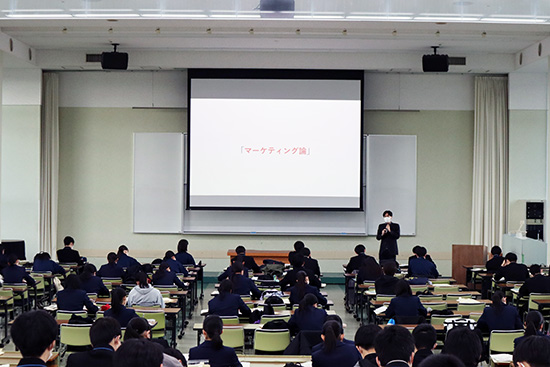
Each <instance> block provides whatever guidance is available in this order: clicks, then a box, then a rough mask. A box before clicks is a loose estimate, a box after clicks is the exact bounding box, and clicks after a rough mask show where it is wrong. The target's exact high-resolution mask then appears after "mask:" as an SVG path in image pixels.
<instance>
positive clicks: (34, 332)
mask: <svg viewBox="0 0 550 367" xmlns="http://www.w3.org/2000/svg"><path fill="white" fill-rule="evenodd" d="M57 330H58V326H57V322H56V321H55V319H54V318H53V317H52V315H50V314H49V313H48V312H46V311H44V310H38V311H29V312H25V313H22V314H21V315H19V316H17V318H16V319H15V321H14V322H13V324H12V326H11V339H12V340H13V343H14V344H15V346H16V347H17V349H18V350H19V351H20V352H21V355H22V356H23V358H21V360H20V361H19V364H18V366H36V367H40V366H46V362H48V361H49V360H50V358H51V357H52V353H53V350H54V348H55V340H56V338H57Z"/></svg>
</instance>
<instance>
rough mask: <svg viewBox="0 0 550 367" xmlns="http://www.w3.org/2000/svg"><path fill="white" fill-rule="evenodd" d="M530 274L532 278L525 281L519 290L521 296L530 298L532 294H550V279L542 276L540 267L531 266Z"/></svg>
mask: <svg viewBox="0 0 550 367" xmlns="http://www.w3.org/2000/svg"><path fill="white" fill-rule="evenodd" d="M529 272H530V273H531V278H529V279H526V280H525V283H523V285H522V286H521V288H520V289H519V296H520V297H528V296H529V295H530V294H531V293H550V277H547V276H544V275H543V274H542V270H541V268H540V265H538V264H533V265H531V266H530V267H529Z"/></svg>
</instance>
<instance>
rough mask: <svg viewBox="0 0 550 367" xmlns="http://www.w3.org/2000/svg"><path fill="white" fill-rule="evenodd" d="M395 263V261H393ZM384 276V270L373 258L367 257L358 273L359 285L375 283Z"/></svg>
mask: <svg viewBox="0 0 550 367" xmlns="http://www.w3.org/2000/svg"><path fill="white" fill-rule="evenodd" d="M391 262H392V263H394V261H391ZM381 276H382V268H381V267H380V265H379V264H378V262H377V261H376V259H375V258H374V257H372V256H365V258H364V259H363V262H362V263H361V266H360V267H359V271H358V272H357V284H362V283H364V282H365V281H375V280H376V279H378V278H380V277H381Z"/></svg>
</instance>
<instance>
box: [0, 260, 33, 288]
mask: <svg viewBox="0 0 550 367" xmlns="http://www.w3.org/2000/svg"><path fill="white" fill-rule="evenodd" d="M2 275H3V276H4V283H23V282H24V283H27V285H28V286H29V287H34V286H35V285H36V282H35V281H34V279H33V278H32V277H31V276H30V275H29V274H28V273H27V271H26V270H25V268H24V267H22V266H19V259H18V258H17V255H16V254H9V255H8V266H7V267H5V268H4V269H3V270H2Z"/></svg>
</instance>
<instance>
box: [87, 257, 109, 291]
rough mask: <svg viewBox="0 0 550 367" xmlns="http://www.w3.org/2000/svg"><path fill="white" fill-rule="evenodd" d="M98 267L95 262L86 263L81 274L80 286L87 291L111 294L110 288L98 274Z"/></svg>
mask: <svg viewBox="0 0 550 367" xmlns="http://www.w3.org/2000/svg"><path fill="white" fill-rule="evenodd" d="M96 272H97V269H96V267H95V265H94V264H86V265H84V268H83V270H82V274H80V288H81V289H83V290H85V291H86V293H96V294H100V295H106V296H108V295H109V290H108V289H107V287H105V284H103V282H102V281H101V279H100V278H99V277H98V276H97V275H96Z"/></svg>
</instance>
